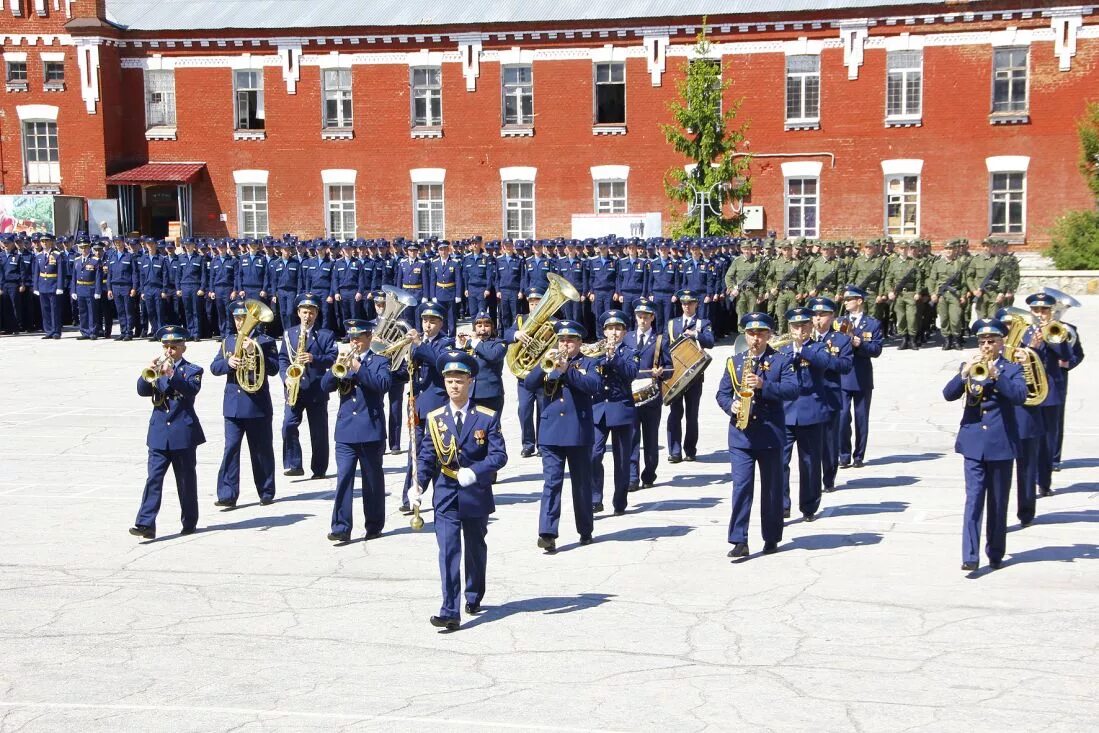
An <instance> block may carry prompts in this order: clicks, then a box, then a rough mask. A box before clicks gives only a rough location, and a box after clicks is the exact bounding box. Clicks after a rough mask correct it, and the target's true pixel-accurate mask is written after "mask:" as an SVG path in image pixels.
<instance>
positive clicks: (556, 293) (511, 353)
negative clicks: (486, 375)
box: [507, 272, 580, 379]
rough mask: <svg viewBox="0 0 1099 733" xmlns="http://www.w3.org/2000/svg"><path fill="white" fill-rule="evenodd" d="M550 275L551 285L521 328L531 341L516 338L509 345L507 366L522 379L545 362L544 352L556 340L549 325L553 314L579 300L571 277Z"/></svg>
mask: <svg viewBox="0 0 1099 733" xmlns="http://www.w3.org/2000/svg"><path fill="white" fill-rule="evenodd" d="M547 277H548V278H549V287H548V288H547V289H546V294H545V296H544V297H543V298H542V300H541V301H540V302H539V303H538V307H537V308H535V309H534V311H533V312H532V313H531V314H530V316H529V317H528V318H527V320H526V322H525V323H523V326H522V328H521V329H520V330H521V331H522V332H523V333H526V334H527V335H529V336H530V338H531V340H530V343H527V344H524V343H522V342H519V341H517V342H515V343H514V344H512V345H511V346H509V347H508V355H507V365H508V369H510V370H511V373H512V374H514V375H515V376H516V377H518V378H519V379H523V378H524V377H526V376H527V375H528V374H530V372H531V370H532V369H534V367H535V366H536V365H537V364H538V363H539V362H541V361H542V355H543V354H545V353H546V351H548V350H549V349H550V348H552V347H553V345H554V344H556V343H557V333H556V332H555V331H554V330H553V326H552V325H550V320H551V319H552V318H553V315H554V314H555V313H557V311H558V310H559V309H560V308H561V306H563V305H564V304H565V303H567V302H568V301H570V300H571V301H573V302H579V301H580V293H579V292H577V290H576V288H574V287H573V286H572V285H571V284H570V283H569V281H568V280H566V279H565V278H563V277H561V276H560V275H558V274H557V273H553V272H550V273H547Z"/></svg>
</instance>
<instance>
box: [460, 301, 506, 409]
mask: <svg viewBox="0 0 1099 733" xmlns="http://www.w3.org/2000/svg"><path fill="white" fill-rule="evenodd" d="M454 346H455V348H457V349H459V350H461V351H465V352H467V353H468V354H470V355H471V356H472V357H473V358H474V359H475V360H476V361H477V378H476V379H475V380H474V382H473V395H472V398H473V403H474V404H475V405H484V406H485V407H488V408H490V409H492V410H495V411H496V412H497V413H500V412H501V411H502V410H503V409H504V382H503V375H504V357H506V356H507V353H508V348H507V346H506V345H505V344H504V342H503V341H501V340H500V339H498V338H496V327H495V325H494V322H493V318H492V314H491V313H489V311H488V309H487V308H486V309H484V310H481V311H478V312H477V313H476V315H474V316H473V334H472V335H471V334H469V333H466V332H465V331H463V332H460V333H459V334H458V337H457V339H456V340H455V342H454Z"/></svg>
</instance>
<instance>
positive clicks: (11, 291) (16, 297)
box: [0, 284, 27, 333]
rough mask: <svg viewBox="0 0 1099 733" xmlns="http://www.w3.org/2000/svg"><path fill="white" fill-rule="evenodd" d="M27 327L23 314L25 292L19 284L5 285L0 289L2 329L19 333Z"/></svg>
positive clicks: (0, 320)
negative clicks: (21, 291) (20, 288)
mask: <svg viewBox="0 0 1099 733" xmlns="http://www.w3.org/2000/svg"><path fill="white" fill-rule="evenodd" d="M26 327H27V319H26V318H25V317H24V315H23V294H22V293H20V292H19V285H18V284H14V285H4V287H3V289H2V290H0V331H11V332H12V333H19V332H20V331H21V330H23V329H25V328H26Z"/></svg>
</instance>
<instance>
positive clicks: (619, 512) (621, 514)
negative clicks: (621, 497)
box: [614, 509, 626, 517]
mask: <svg viewBox="0 0 1099 733" xmlns="http://www.w3.org/2000/svg"><path fill="white" fill-rule="evenodd" d="M614 516H616V517H624V516H626V510H625V509H615V510H614Z"/></svg>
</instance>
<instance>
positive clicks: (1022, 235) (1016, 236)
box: [985, 155, 1030, 240]
mask: <svg viewBox="0 0 1099 733" xmlns="http://www.w3.org/2000/svg"><path fill="white" fill-rule="evenodd" d="M1001 158H1004V159H1007V158H1014V159H1016V160H1018V159H1023V160H1025V161H1026V162H1025V163H1024V164H1023V165H1027V164H1029V162H1030V159H1029V158H1027V157H1026V156H1006V155H1005V156H1001ZM990 160H995V158H987V159H986V161H985V162H986V163H987V162H988V161H990ZM997 173H1022V174H1023V221H1022V225H1023V231H1021V232H995V233H993V231H992V204H993V202H992V177H993V176H995V175H996V174H997ZM1027 178H1028V176H1027V172H1026V168H1004V169H1000V170H993V169H992V168H989V169H988V232H989V234H990V235H991V236H994V237H1000V238H1004V239H1009V240H1020V239H1026V227H1027V193H1028V190H1029V181H1028V180H1027ZM1005 214H1006V212H1005Z"/></svg>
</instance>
